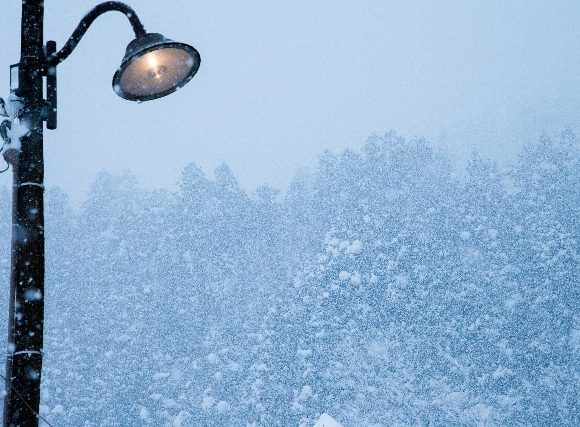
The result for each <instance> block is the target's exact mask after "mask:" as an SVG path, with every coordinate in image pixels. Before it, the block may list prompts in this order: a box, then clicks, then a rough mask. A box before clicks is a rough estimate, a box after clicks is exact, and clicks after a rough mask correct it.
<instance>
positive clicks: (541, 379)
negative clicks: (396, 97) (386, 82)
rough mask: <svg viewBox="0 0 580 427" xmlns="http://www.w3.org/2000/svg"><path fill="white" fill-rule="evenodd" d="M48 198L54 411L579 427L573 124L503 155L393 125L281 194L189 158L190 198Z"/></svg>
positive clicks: (5, 231)
mask: <svg viewBox="0 0 580 427" xmlns="http://www.w3.org/2000/svg"><path fill="white" fill-rule="evenodd" d="M45 198H46V257H47V258H46V284H45V294H46V323H45V338H44V339H45V342H44V367H43V372H42V402H41V414H42V415H43V417H45V418H46V419H47V420H48V421H50V423H51V424H53V425H55V426H87V427H88V426H141V425H151V426H165V425H167V426H174V427H179V426H248V427H249V426H253V427H257V426H304V427H312V426H313V424H314V423H315V421H316V419H317V418H318V417H319V416H320V414H322V413H328V414H330V415H331V416H332V417H333V418H334V419H336V420H337V421H339V422H340V423H342V424H343V425H344V426H345V427H347V426H377V427H378V426H411V425H413V426H421V425H434V426H443V425H445V426H459V425H462V426H469V425H480V426H481V425H483V426H485V425H490V426H491V425H494V426H496V425H503V426H511V425H514V426H516V425H518V426H519V425H550V426H572V425H580V406H579V405H578V402H579V401H580V310H579V307H580V251H579V239H580V144H579V141H578V138H577V137H576V136H575V135H574V133H573V132H572V131H569V130H566V131H564V132H562V134H561V135H559V136H556V137H542V138H540V139H539V140H537V141H530V142H528V143H526V144H525V145H524V146H523V148H522V149H521V152H520V154H519V156H518V157H517V159H515V160H514V161H513V162H511V164H510V165H508V166H505V167H504V166H502V167H501V168H500V167H498V166H497V165H496V164H495V163H494V162H493V161H491V160H489V159H486V158H483V157H482V156H480V155H479V154H477V153H476V152H474V153H473V156H472V157H471V159H470V160H469V162H468V164H467V165H463V166H461V165H457V164H456V163H455V162H453V161H452V160H451V159H450V158H449V156H448V155H447V154H446V153H445V152H444V151H443V150H441V149H438V148H436V147H434V146H433V145H432V144H430V143H429V142H428V141H426V140H424V139H421V138H410V139H405V138H403V137H401V136H399V135H397V134H395V133H393V132H390V133H387V134H385V135H380V136H379V135H376V136H372V137H371V138H369V139H368V141H367V142H366V144H364V146H363V147H361V149H360V150H350V149H349V150H345V151H343V152H340V153H332V152H324V153H323V154H322V155H321V156H320V158H319V161H318V163H317V165H316V167H314V168H312V169H311V170H307V169H305V170H302V171H300V172H299V173H297V175H296V177H295V178H294V180H293V181H292V183H291V185H290V186H289V187H288V188H287V189H285V190H284V191H279V190H277V189H275V188H272V187H270V186H267V185H264V186H261V187H259V188H257V189H256V190H255V191H253V192H247V191H244V190H243V189H242V188H241V187H240V185H239V183H238V181H237V179H236V177H235V176H234V174H233V173H232V171H231V170H230V169H229V168H228V167H227V166H226V165H223V166H220V167H219V168H217V169H216V170H215V172H214V175H213V176H207V175H206V174H204V172H203V171H202V170H201V169H200V167H198V166H196V164H195V163H190V164H189V165H188V166H187V167H185V168H184V169H183V171H182V172H181V178H180V181H179V189H178V191H169V190H147V189H143V188H142V187H141V186H140V185H139V183H138V181H137V179H136V178H135V177H134V176H133V175H131V174H130V173H126V174H122V175H113V174H110V173H108V172H102V173H100V174H99V175H98V176H97V178H96V180H95V181H94V184H93V185H92V187H91V190H90V192H89V194H88V195H87V197H86V200H85V202H84V203H83V204H82V206H81V207H80V208H73V207H72V205H71V203H70V202H69V199H68V196H67V194H65V193H64V192H63V191H62V190H60V189H58V188H49V189H47V191H46V193H45ZM10 200H11V195H10V191H9V189H8V188H2V189H0V209H2V210H3V212H2V213H3V215H2V216H1V217H0V242H2V243H1V248H2V249H1V253H0V277H2V278H3V279H2V281H3V286H1V287H0V313H1V314H2V319H3V322H6V318H7V306H8V278H9V270H10V256H9V254H10V208H11V201H10ZM5 335H6V334H2V338H0V344H1V345H2V346H3V347H5V346H6V341H5Z"/></svg>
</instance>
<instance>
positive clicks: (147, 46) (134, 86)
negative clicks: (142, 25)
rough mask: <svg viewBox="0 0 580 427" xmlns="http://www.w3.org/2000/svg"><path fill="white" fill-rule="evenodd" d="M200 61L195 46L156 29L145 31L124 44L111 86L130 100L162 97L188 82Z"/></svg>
mask: <svg viewBox="0 0 580 427" xmlns="http://www.w3.org/2000/svg"><path fill="white" fill-rule="evenodd" d="M200 61H201V59H200V56H199V53H198V51H197V50H195V48H194V47H192V46H189V45H188V44H185V43H178V42H175V41H173V40H170V39H167V38H165V37H164V36H162V35H161V34H158V33H147V34H145V35H143V36H141V37H139V38H137V39H135V40H133V41H132V42H131V43H129V45H128V46H127V51H126V52H125V57H124V58H123V61H122V62H121V66H120V67H119V69H118V70H117V72H116V73H115V76H114V77H113V90H114V91H115V92H116V93H117V95H119V96H120V97H121V98H125V99H128V100H131V101H149V100H151V99H156V98H161V97H162V96H165V95H169V94H170V93H172V92H175V91H176V90H177V89H179V88H180V87H182V86H183V85H185V84H186V83H187V82H189V81H190V80H191V79H192V78H193V76H195V73H197V70H198V69H199V64H200Z"/></svg>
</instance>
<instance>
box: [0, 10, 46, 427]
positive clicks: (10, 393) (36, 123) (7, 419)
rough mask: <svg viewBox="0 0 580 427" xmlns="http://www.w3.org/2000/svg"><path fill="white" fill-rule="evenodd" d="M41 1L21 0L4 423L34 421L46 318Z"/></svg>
mask: <svg viewBox="0 0 580 427" xmlns="http://www.w3.org/2000/svg"><path fill="white" fill-rule="evenodd" d="M43 15H44V5H43V1H42V0H23V1H22V28H21V57H20V65H19V72H18V87H17V88H15V91H14V95H15V97H16V98H17V99H18V102H20V103H21V110H20V112H19V114H18V120H19V121H20V124H21V125H23V126H27V127H28V129H29V130H30V131H29V132H28V133H26V134H25V135H23V136H22V138H21V141H20V150H19V152H18V153H17V154H16V155H13V156H10V158H7V160H9V161H10V164H11V165H12V168H13V176H14V180H13V182H14V184H13V193H12V194H13V199H12V200H13V209H12V270H11V277H10V305H9V320H8V322H9V324H8V355H7V362H6V395H5V397H4V426H5V427H8V426H37V425H38V410H39V403H40V375H41V367H42V342H43V323H44V209H43V206H44V203H43V196H44V194H43V192H44V162H43V145H42V131H43V129H42V128H43V109H44V105H45V103H44V100H43V95H42V85H43V75H44V65H45V57H44V50H43V48H44V43H43Z"/></svg>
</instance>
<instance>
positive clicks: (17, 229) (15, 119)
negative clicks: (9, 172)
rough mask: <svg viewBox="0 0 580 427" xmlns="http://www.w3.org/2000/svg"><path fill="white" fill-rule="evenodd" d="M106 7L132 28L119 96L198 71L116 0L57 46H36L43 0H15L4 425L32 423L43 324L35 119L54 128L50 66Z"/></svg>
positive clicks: (7, 131)
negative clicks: (17, 39)
mask: <svg viewBox="0 0 580 427" xmlns="http://www.w3.org/2000/svg"><path fill="white" fill-rule="evenodd" d="M109 11H118V12H121V13H123V14H124V15H125V16H126V17H127V18H128V19H129V22H130V23H131V26H132V27H133V31H134V32H135V39H134V40H133V41H132V42H131V43H129V45H128V46H127V50H126V53H125V57H124V58H123V60H122V62H121V65H120V67H119V69H118V70H117V72H116V73H115V75H114V77H113V89H114V91H115V92H116V93H117V94H118V95H119V96H121V97H122V98H125V99H128V100H132V101H139V102H142V101H149V100H152V99H156V98H160V97H162V96H165V95H168V94H170V93H172V92H174V91H176V90H177V89H179V88H180V87H182V86H183V85H185V84H186V83H187V82H189V81H190V80H191V79H192V78H193V76H194V75H195V74H196V72H197V70H198V69H199V65H200V56H199V53H198V52H197V50H195V49H194V48H193V47H191V46H189V45H187V44H184V43H178V42H174V41H172V40H170V39H167V38H165V37H164V36H162V35H161V34H158V33H147V32H146V31H145V28H144V27H143V24H141V21H140V20H139V18H138V16H137V14H136V13H135V11H134V10H133V9H131V8H130V7H129V6H127V5H125V4H123V3H120V2H116V1H107V2H104V3H101V4H99V5H97V6H96V7H95V8H94V9H92V10H91V11H90V12H89V13H88V14H87V15H85V17H84V18H83V19H82V20H81V21H80V23H79V25H78V26H77V28H76V29H75V30H74V32H73V34H72V35H71V37H70V38H69V39H68V41H67V42H66V43H65V45H64V46H63V47H62V49H60V50H59V51H57V50H56V43H55V42H54V41H48V42H47V43H46V45H44V39H43V17H44V2H43V0H22V28H21V57H20V63H19V64H17V65H16V66H13V67H11V95H10V99H9V104H6V105H5V103H4V100H1V99H0V101H1V102H0V116H4V117H7V116H9V114H8V112H7V111H10V113H11V114H10V119H11V120H8V119H6V120H4V121H3V122H2V123H1V124H0V136H2V139H4V145H3V146H2V149H3V150H4V158H5V160H6V161H7V162H8V163H9V164H10V165H11V166H12V169H13V181H14V185H13V194H12V200H13V207H12V251H11V253H12V269H11V274H10V303H9V319H8V355H7V362H6V378H5V379H6V394H5V397H4V422H3V425H4V427H9V426H10V427H12V426H22V427H25V426H26V427H27V426H37V425H38V418H39V414H38V410H39V403H40V376H41V368H42V343H43V324H44V201H43V192H44V159H43V141H42V136H43V122H46V127H47V129H56V112H57V96H56V82H57V81H56V69H57V66H58V64H60V63H61V62H62V61H64V60H65V59H66V58H67V57H68V56H69V55H70V54H71V53H72V52H73V50H74V49H75V47H76V46H77V44H78V43H79V41H80V40H81V38H82V37H83V36H84V34H85V33H86V31H87V30H88V28H89V27H90V25H91V24H92V23H93V21H94V20H95V19H96V18H98V17H99V16H100V15H102V14H103V13H105V12H109ZM45 78H46V100H45V99H44V97H43V89H44V81H45ZM2 149H0V151H1V150H2Z"/></svg>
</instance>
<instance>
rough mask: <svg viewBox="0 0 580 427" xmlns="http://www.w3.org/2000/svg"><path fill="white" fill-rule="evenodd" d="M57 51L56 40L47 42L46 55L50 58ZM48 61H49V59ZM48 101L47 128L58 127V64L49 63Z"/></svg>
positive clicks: (47, 71)
mask: <svg viewBox="0 0 580 427" xmlns="http://www.w3.org/2000/svg"><path fill="white" fill-rule="evenodd" d="M55 52H56V42H55V41H53V40H49V41H47V42H46V52H45V54H46V57H47V58H49V57H50V56H52V55H53V54H54V53H55ZM47 62H48V61H47ZM46 103H47V107H48V112H47V114H46V128H47V129H56V110H57V99H56V64H47V68H46Z"/></svg>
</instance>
